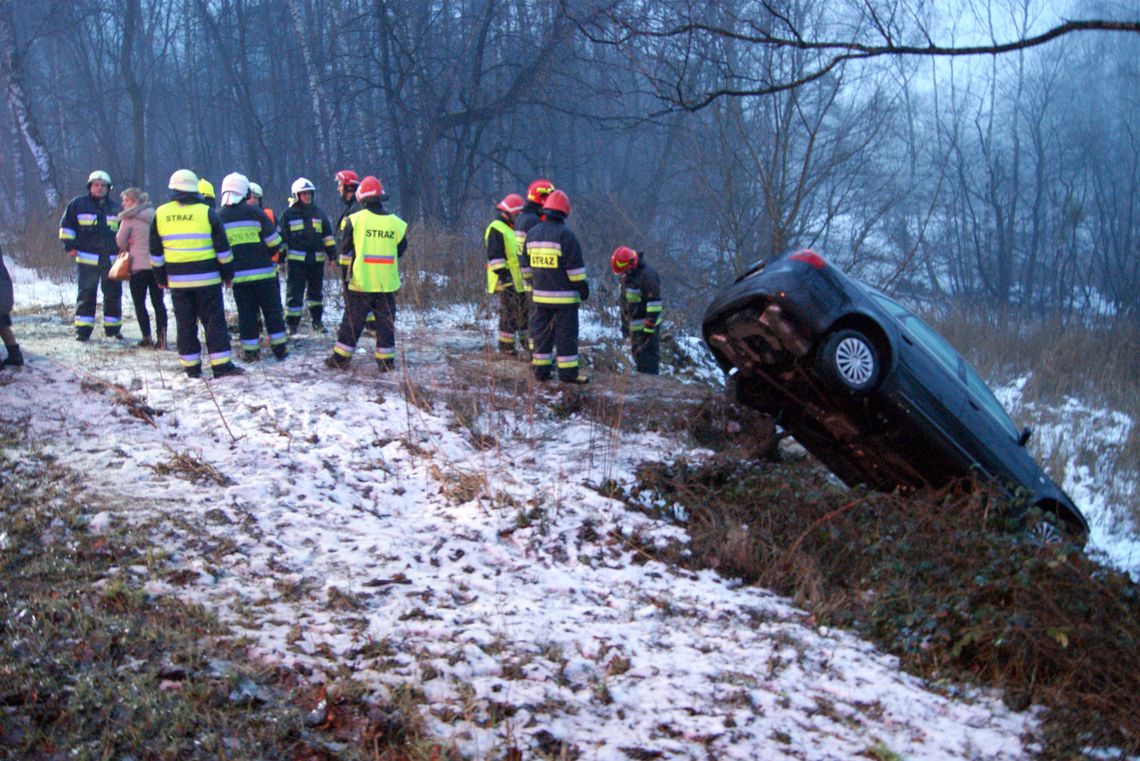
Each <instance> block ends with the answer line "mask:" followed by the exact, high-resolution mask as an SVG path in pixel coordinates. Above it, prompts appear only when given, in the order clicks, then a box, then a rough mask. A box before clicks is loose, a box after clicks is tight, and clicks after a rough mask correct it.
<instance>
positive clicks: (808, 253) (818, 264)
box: [789, 248, 827, 270]
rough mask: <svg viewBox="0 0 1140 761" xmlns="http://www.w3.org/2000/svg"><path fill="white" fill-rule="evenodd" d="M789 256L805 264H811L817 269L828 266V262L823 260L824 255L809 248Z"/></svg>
mask: <svg viewBox="0 0 1140 761" xmlns="http://www.w3.org/2000/svg"><path fill="white" fill-rule="evenodd" d="M789 258H790V259H792V260H794V261H797V262H803V263H804V264H808V265H811V266H812V267H814V268H815V269H817V270H821V269H823V268H824V267H826V266H827V262H825V261H824V260H823V257H822V256H820V255H819V254H817V253H816V252H814V251H812V250H811V249H807V248H805V249H803V250H800V251H797V252H796V253H794V254H792V255H791V256H790V257H789Z"/></svg>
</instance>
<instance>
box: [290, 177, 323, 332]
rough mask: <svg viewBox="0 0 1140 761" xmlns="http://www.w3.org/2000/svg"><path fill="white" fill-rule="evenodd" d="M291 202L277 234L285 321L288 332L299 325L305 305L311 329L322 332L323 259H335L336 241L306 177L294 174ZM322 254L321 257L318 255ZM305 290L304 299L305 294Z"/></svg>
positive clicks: (311, 184)
mask: <svg viewBox="0 0 1140 761" xmlns="http://www.w3.org/2000/svg"><path fill="white" fill-rule="evenodd" d="M292 192H293V201H294V202H293V205H291V206H290V207H289V208H288V209H286V210H285V213H284V214H282V215H281V221H280V223H279V225H278V226H279V227H280V229H281V237H282V238H284V239H285V247H286V248H287V249H288V253H287V256H288V262H287V264H286V267H287V275H286V280H285V323H286V324H287V325H288V326H289V333H290V335H292V334H294V333H296V332H297V326H298V325H300V324H301V312H302V309H303V306H308V308H309V316H310V317H311V318H312V321H313V330H314V331H316V332H318V333H324V332H325V326H324V323H323V322H322V317H323V316H324V301H323V300H322V298H323V296H322V291H323V290H324V284H325V267H324V265H325V261H328V262H334V261H336V240H335V239H334V238H333V227H332V223H330V222H329V218H328V216H326V215H325V213H324V212H323V211H321V209H320V208H319V207H318V206H316V205H315V204H314V203H313V193H315V192H316V188H315V187H314V186H313V183H311V182H310V181H309V180H307V179H305V178H304V177H298V178H297V179H296V180H295V181H294V182H293V187H292ZM321 256H323V259H320V258H318V257H321ZM306 292H308V300H307V301H306V300H305V294H306Z"/></svg>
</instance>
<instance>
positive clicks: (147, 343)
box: [138, 334, 154, 349]
mask: <svg viewBox="0 0 1140 761" xmlns="http://www.w3.org/2000/svg"><path fill="white" fill-rule="evenodd" d="M138 346H139V348H140V349H147V348H149V347H151V346H154V340H153V339H151V337H150V336H149V335H145V334H144V335H143V337H142V340H141V341H139V342H138Z"/></svg>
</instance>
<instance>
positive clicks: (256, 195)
mask: <svg viewBox="0 0 1140 761" xmlns="http://www.w3.org/2000/svg"><path fill="white" fill-rule="evenodd" d="M264 196H265V193H263V192H262V190H261V186H260V185H258V184H257V183H256V182H250V183H249V198H247V199H245V202H246V203H248V204H249V205H251V206H256V207H257V208H259V209H261V210H262V211H264V212H265V216H267V217H269V221H270V222H272V223H273V225H274V226H276V225H277V220H276V219H275V218H274V217H273V209H271V208H269V207H268V206H266V205H265V199H264Z"/></svg>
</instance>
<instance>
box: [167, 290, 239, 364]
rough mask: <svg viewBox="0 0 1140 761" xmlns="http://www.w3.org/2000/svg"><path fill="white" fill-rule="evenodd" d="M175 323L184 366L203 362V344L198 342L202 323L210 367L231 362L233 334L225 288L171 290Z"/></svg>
mask: <svg viewBox="0 0 1140 761" xmlns="http://www.w3.org/2000/svg"><path fill="white" fill-rule="evenodd" d="M170 301H171V303H172V305H173V307H174V324H175V326H176V328H177V330H178V358H179V359H180V360H181V362H182V366H183V367H194V366H196V365H200V364H201V362H202V343H201V342H200V341H199V340H198V323H201V324H202V327H203V328H205V329H206V351H207V352H208V353H209V355H210V364H212V365H219V364H222V363H224V362H228V361H229V359H230V332H229V329H228V328H227V327H226V313H225V307H224V305H223V302H222V286H221V284H218V285H204V286H202V287H200V288H171V289H170Z"/></svg>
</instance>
